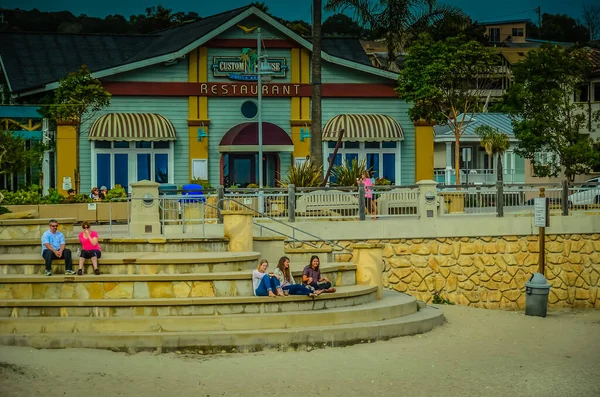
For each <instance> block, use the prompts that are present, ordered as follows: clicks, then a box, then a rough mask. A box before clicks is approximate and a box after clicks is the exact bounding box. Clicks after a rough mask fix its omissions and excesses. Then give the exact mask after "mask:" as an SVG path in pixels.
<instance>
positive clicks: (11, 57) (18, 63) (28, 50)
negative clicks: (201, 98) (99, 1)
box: [0, 32, 154, 92]
mask: <svg viewBox="0 0 600 397" xmlns="http://www.w3.org/2000/svg"><path fill="white" fill-rule="evenodd" d="M152 40H154V38H153V37H152V36H142V35H94V34H54V33H8V32H6V33H0V56H1V57H2V66H3V68H4V72H5V73H6V77H7V80H8V82H9V88H10V90H11V91H12V92H21V91H24V90H28V89H34V88H39V87H43V86H44V85H45V84H48V83H52V82H55V81H58V80H59V79H61V78H63V77H65V76H66V75H67V74H69V72H72V71H75V70H78V69H79V68H80V67H81V65H82V64H86V65H87V67H88V69H89V70H90V71H91V72H95V71H98V70H103V69H107V68H110V67H114V66H116V65H120V64H123V63H126V62H127V61H128V60H129V59H130V58H131V57H132V56H133V55H134V54H135V53H137V52H138V51H140V50H142V49H143V48H144V47H146V46H147V45H148V44H149V43H150V42H151V41H152Z"/></svg>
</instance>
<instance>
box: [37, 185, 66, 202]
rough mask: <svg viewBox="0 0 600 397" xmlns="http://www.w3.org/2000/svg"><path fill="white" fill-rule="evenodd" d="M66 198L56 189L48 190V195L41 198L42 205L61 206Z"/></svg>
mask: <svg viewBox="0 0 600 397" xmlns="http://www.w3.org/2000/svg"><path fill="white" fill-rule="evenodd" d="M64 201H65V196H63V195H62V194H60V193H59V192H58V191H57V190H56V189H52V188H50V189H48V195H47V196H44V197H42V198H40V201H39V203H40V204H61V203H64Z"/></svg>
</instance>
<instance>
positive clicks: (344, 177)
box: [331, 158, 367, 186]
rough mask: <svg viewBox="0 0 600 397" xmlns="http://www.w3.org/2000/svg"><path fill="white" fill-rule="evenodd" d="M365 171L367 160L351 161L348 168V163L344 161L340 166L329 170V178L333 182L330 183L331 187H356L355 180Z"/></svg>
mask: <svg viewBox="0 0 600 397" xmlns="http://www.w3.org/2000/svg"><path fill="white" fill-rule="evenodd" d="M366 170H367V159H366V158H363V159H362V160H360V161H357V160H356V159H353V160H352V162H351V163H350V166H348V163H347V162H346V161H344V162H343V163H342V165H335V166H333V168H332V170H331V176H332V177H333V180H334V181H335V182H332V183H331V185H332V186H357V182H356V180H357V179H358V178H360V177H361V176H362V174H363V172H365V171H366Z"/></svg>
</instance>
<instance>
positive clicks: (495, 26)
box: [481, 19, 530, 44]
mask: <svg viewBox="0 0 600 397" xmlns="http://www.w3.org/2000/svg"><path fill="white" fill-rule="evenodd" d="M527 22H530V20H529V19H512V20H507V21H493V22H482V23H481V24H482V25H483V26H485V29H486V32H487V36H488V39H489V40H490V43H492V44H499V43H504V42H512V43H525V39H526V38H527V28H526V25H527Z"/></svg>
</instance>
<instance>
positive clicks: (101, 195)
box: [90, 186, 108, 201]
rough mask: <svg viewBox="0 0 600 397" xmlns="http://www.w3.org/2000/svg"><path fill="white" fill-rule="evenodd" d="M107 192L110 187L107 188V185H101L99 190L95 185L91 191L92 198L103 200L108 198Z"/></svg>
mask: <svg viewBox="0 0 600 397" xmlns="http://www.w3.org/2000/svg"><path fill="white" fill-rule="evenodd" d="M107 192H108V189H107V188H106V186H102V187H100V190H98V188H97V187H95V186H94V187H93V188H92V192H91V193H90V198H91V199H92V200H94V201H102V200H104V199H105V198H106V193H107Z"/></svg>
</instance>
